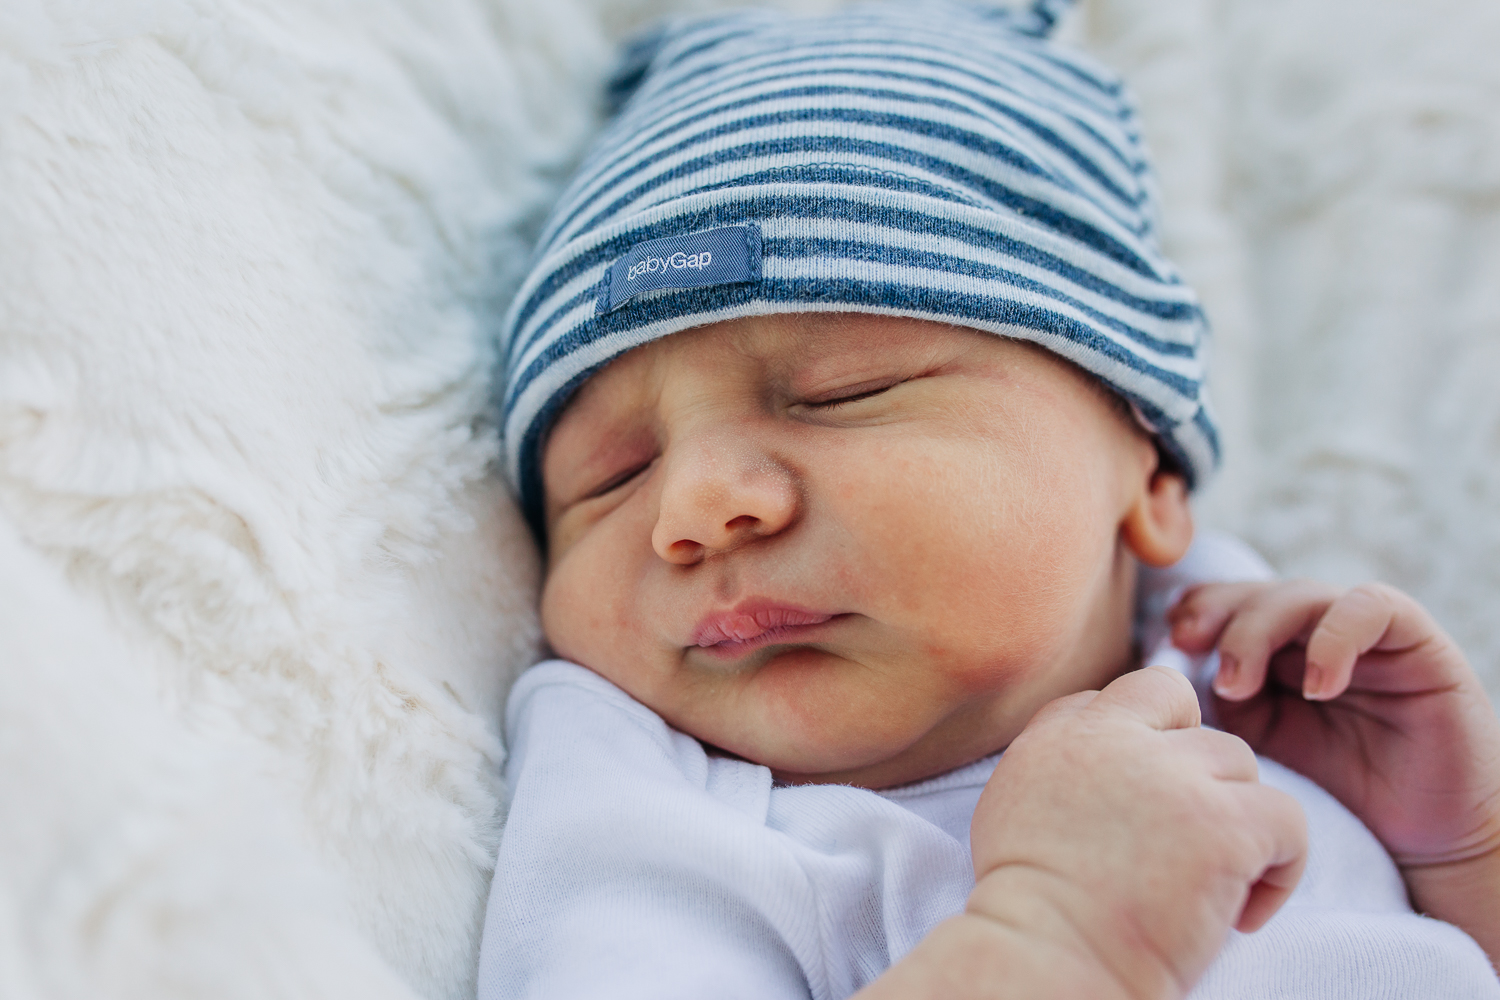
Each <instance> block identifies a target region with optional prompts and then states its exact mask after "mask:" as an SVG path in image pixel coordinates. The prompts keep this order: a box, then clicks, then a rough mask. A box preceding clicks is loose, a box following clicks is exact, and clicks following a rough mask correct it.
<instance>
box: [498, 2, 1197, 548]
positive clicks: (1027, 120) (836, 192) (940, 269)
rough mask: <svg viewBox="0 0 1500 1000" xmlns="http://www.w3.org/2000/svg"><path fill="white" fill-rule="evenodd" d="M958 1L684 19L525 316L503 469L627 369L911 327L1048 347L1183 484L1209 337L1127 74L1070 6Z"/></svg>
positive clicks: (563, 214) (657, 55)
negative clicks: (735, 328) (754, 341)
mask: <svg viewBox="0 0 1500 1000" xmlns="http://www.w3.org/2000/svg"><path fill="white" fill-rule="evenodd" d="M1062 6H1065V4H1062V3H1058V2H1056V0H1040V2H1038V3H1036V4H1034V5H1033V6H1032V7H1031V8H1029V9H1011V8H1003V7H1001V8H993V7H989V8H984V7H975V6H967V5H959V4H953V3H906V4H899V5H898V4H890V5H868V6H856V7H850V8H847V9H845V10H843V11H841V12H839V13H836V14H832V15H827V16H819V17H799V16H793V15H788V14H786V13H782V12H776V11H769V10H742V11H736V12H733V13H730V14H725V15H720V16H714V17H706V18H704V17H700V18H693V19H682V20H677V21H672V22H669V23H668V24H666V25H665V26H664V27H662V28H661V29H659V30H658V31H656V32H655V33H654V34H652V35H651V36H649V37H647V38H645V39H643V40H642V41H641V42H639V43H638V44H637V45H636V46H635V47H634V48H633V49H632V50H631V52H630V53H629V55H628V57H627V59H626V62H625V65H624V67H623V69H622V70H621V71H620V73H619V74H618V76H617V77H616V80H615V82H614V84H613V85H612V87H611V93H612V95H613V96H614V97H615V99H616V100H617V102H618V104H619V110H618V112H617V114H616V115H615V117H614V119H613V120H612V121H611V122H610V123H609V125H608V126H607V127H606V128H605V129H604V131H603V133H602V134H601V135H600V136H599V138H598V139H597V141H596V142H595V144H594V146H593V148H592V151H591V153H590V154H589V155H588V156H587V158H586V159H585V161H584V163H583V165H582V166H581V168H580V169H579V171H578V173H577V175H576V176H575V177H574V178H573V181H572V183H571V184H570V185H569V186H568V188H567V190H566V191H565V192H564V194H563V196H562V198H561V200H560V201H559V203H558V205H557V207H556V209H555V210H554V211H553V213H552V216H551V217H550V219H549V221H548V222H547V223H546V224H545V226H544V228H543V230H542V233H541V235H540V239H539V242H538V246H537V251H536V256H535V258H534V261H533V264H532V267H531V270H530V272H529V275H528V277H527V278H526V280H525V282H524V283H523V284H522V286H521V288H520V291H519V293H518V295H517V297H516V299H515V302H514V304H513V305H512V307H511V310H510V312H509V314H508V315H507V318H506V321H505V326H504V331H505V332H504V343H503V345H502V346H503V357H504V365H503V384H502V386H501V389H500V398H501V419H502V435H503V442H504V450H505V463H506V472H507V474H508V476H509V477H510V479H511V481H512V483H513V484H514V486H515V487H516V489H517V491H518V493H519V495H520V499H521V503H522V507H523V510H524V511H525V513H526V515H527V517H528V519H529V520H530V521H531V523H532V524H533V526H539V525H540V522H541V513H542V499H543V494H542V483H541V470H540V458H541V448H542V445H543V444H544V442H545V437H546V432H547V430H548V428H549V427H550V425H551V423H552V421H553V420H554V419H555V418H556V416H557V414H558V412H559V411H560V410H561V408H562V407H563V406H564V405H565V404H566V403H567V400H568V398H569V397H570V395H571V394H572V393H573V391H574V390H575V389H577V387H578V386H579V385H580V384H581V383H582V382H583V381H584V380H585V379H587V378H588V377H589V375H590V374H591V373H593V372H594V371H596V370H598V369H599V368H600V367H601V366H602V365H604V364H605V363H607V362H608V361H609V360H610V359H612V358H614V357H617V356H619V355H620V354H622V353H624V352H626V351H628V350H630V349H631V348H633V347H638V346H640V345H642V344H646V343H649V342H651V341H654V340H657V339H659V338H661V337H665V336H668V335H669V334H673V333H677V332H680V331H682V330H687V329H690V328H692V327H698V326H703V325H705V324H708V323H714V322H718V321H721V320H728V319H733V318H736V317H741V316H752V315H765V314H771V313H795V312H834V311H840V312H862V313H879V314H884V315H891V316H910V317H916V318H920V319H927V320H935V321H938V322H942V323H948V324H955V325H959V326H964V327H970V328H973V329H977V330H984V331H989V332H992V333H996V334H999V335H1001V336H1006V337H1014V338H1017V339H1020V340H1026V341H1030V342H1032V343H1034V344H1038V345H1040V346H1042V347H1044V348H1047V349H1048V350H1050V351H1053V352H1055V353H1057V354H1059V355H1061V356H1062V357H1064V358H1067V359H1068V360H1069V361H1071V362H1073V363H1074V364H1076V365H1078V366H1079V367H1081V368H1083V369H1085V370H1086V371H1088V372H1090V373H1092V374H1093V375H1095V376H1096V377H1098V378H1099V379H1100V380H1101V381H1102V382H1103V383H1104V384H1106V385H1107V386H1109V387H1110V388H1112V389H1114V390H1115V391H1116V392H1118V393H1119V394H1120V395H1121V396H1123V397H1124V398H1125V399H1126V400H1128V401H1129V402H1130V404H1131V405H1132V406H1133V407H1134V409H1135V410H1136V412H1137V414H1138V415H1139V416H1140V417H1141V418H1143V420H1144V422H1145V423H1146V424H1147V425H1148V426H1149V428H1150V429H1151V430H1152V431H1153V433H1154V434H1155V436H1156V439H1157V442H1158V444H1159V446H1160V448H1161V449H1162V450H1163V451H1164V453H1165V454H1166V455H1167V456H1169V459H1170V461H1171V462H1172V464H1173V465H1175V466H1176V467H1177V468H1178V469H1179V470H1180V471H1181V472H1182V473H1183V474H1184V475H1185V476H1186V477H1187V478H1188V482H1189V485H1190V486H1191V485H1193V484H1195V483H1197V482H1201V481H1202V479H1203V478H1204V477H1205V476H1206V475H1207V474H1208V473H1209V472H1211V471H1212V470H1213V468H1214V467H1215V466H1216V464H1217V462H1218V457H1219V446H1218V438H1217V434H1216V432H1215V429H1214V422H1213V418H1212V415H1211V413H1210V410H1209V407H1208V405H1207V400H1206V398H1205V394H1204V386H1203V380H1204V376H1205V362H1206V353H1207V329H1206V326H1205V324H1204V320H1203V316H1202V313H1201V311H1200V310H1199V307H1198V303H1197V299H1196V297H1195V296H1194V294H1193V292H1192V290H1191V289H1189V288H1188V287H1187V286H1186V285H1185V284H1183V282H1182V280H1181V278H1180V277H1179V276H1178V273H1177V271H1176V270H1175V268H1174V267H1173V266H1172V264H1171V263H1170V262H1168V261H1167V260H1166V259H1165V258H1164V257H1163V256H1162V254H1161V251H1160V250H1159V248H1158V247H1157V241H1156V234H1155V217H1156V198H1155V191H1154V186H1153V181H1152V178H1151V173H1150V168H1149V165H1148V163H1147V160H1146V155H1145V151H1144V149H1143V148H1142V144H1141V139H1140V135H1139V132H1138V130H1137V122H1136V117H1135V111H1134V107H1133V105H1132V103H1131V101H1130V99H1129V97H1128V95H1127V94H1126V92H1125V90H1124V87H1123V85H1122V83H1121V82H1120V80H1119V79H1118V78H1117V77H1115V76H1114V75H1113V74H1111V73H1110V72H1108V71H1107V70H1105V69H1103V68H1101V67H1100V66H1099V65H1098V64H1096V63H1094V62H1093V61H1092V60H1090V59H1088V58H1087V57H1085V56H1083V55H1082V54H1080V53H1077V52H1074V51H1071V50H1068V49H1066V48H1064V47H1062V46H1060V45H1058V44H1057V43H1055V42H1053V41H1050V40H1048V38H1047V35H1048V33H1049V31H1050V29H1051V27H1052V25H1053V22H1054V21H1055V20H1056V16H1057V13H1058V9H1059V8H1060V7H1062Z"/></svg>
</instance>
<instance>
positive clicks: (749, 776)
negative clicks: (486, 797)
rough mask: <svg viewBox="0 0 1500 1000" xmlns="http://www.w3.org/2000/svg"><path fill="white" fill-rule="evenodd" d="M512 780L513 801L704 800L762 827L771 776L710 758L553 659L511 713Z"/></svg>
mask: <svg viewBox="0 0 1500 1000" xmlns="http://www.w3.org/2000/svg"><path fill="white" fill-rule="evenodd" d="M505 731H506V743H507V750H508V753H509V756H508V757H507V760H506V768H505V773H506V780H507V785H508V789H509V793H510V796H511V798H512V800H514V799H515V797H516V796H517V795H518V794H519V793H520V792H521V790H522V789H523V788H527V789H528V790H529V791H530V793H531V796H528V797H533V796H535V795H537V794H542V795H543V796H544V797H545V798H547V799H549V800H550V799H553V798H555V797H556V796H555V795H554V794H553V791H552V790H553V789H554V788H555V789H556V794H560V795H568V796H570V797H573V798H578V797H579V796H580V795H582V796H584V797H593V798H595V801H596V802H603V801H614V800H619V801H620V803H621V805H622V807H627V806H629V807H634V806H636V805H638V804H639V798H638V796H639V795H640V794H643V793H642V791H641V790H642V789H645V788H647V787H649V788H650V789H651V794H652V795H653V796H660V795H671V796H673V797H677V798H681V797H684V796H685V797H687V798H688V799H692V798H696V797H701V796H706V797H707V798H708V799H712V800H717V801H718V802H720V803H722V804H724V805H728V806H730V807H732V808H733V809H735V810H736V811H737V812H739V813H748V814H750V815H752V816H758V817H760V818H762V819H763V818H764V816H765V814H766V811H767V809H768V806H769V800H770V795H771V789H772V785H773V781H772V778H771V772H770V769H768V768H766V767H763V766H761V765H759V764H753V763H751V762H749V761H745V760H739V759H737V758H732V757H726V756H723V755H721V754H716V753H712V752H710V751H709V750H708V749H707V748H705V747H704V746H703V744H701V743H699V742H698V741H697V740H696V739H694V738H693V737H691V736H689V735H687V734H686V733H683V732H680V731H678V730H676V729H674V728H672V726H670V725H668V724H667V722H666V721H665V720H664V719H662V717H661V716H660V715H658V714H657V713H656V712H654V711H652V710H651V709H650V708H648V707H646V706H645V705H643V704H641V703H640V702H638V701H636V700H635V699H634V698H632V697H631V696H630V695H629V694H627V693H626V692H625V691H623V690H622V689H620V688H619V687H617V686H616V685H614V684H613V683H611V682H610V681H609V680H607V679H605V678H604V677H601V676H600V675H599V674H596V673H594V672H593V671H592V670H589V669H588V668H586V667H582V666H579V665H578V664H576V663H569V662H568V661H566V660H548V661H545V662H543V663H539V664H537V665H536V666H534V667H532V668H531V669H530V670H528V671H526V673H524V674H522V675H521V678H520V680H518V681H517V682H516V685H515V687H514V688H513V689H512V691H511V694H510V698H509V700H508V701H507V703H506V712H505Z"/></svg>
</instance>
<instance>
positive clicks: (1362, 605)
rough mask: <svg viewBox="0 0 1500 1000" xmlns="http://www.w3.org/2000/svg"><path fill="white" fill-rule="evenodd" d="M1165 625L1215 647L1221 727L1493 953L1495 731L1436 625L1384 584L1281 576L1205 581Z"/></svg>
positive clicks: (1499, 852)
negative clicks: (1308, 788) (1306, 789)
mask: <svg viewBox="0 0 1500 1000" xmlns="http://www.w3.org/2000/svg"><path fill="white" fill-rule="evenodd" d="M1168 619H1169V621H1170V622H1171V623H1172V641H1173V643H1174V644H1175V645H1176V646H1177V647H1178V648H1180V649H1182V650H1184V651H1186V652H1189V653H1204V652H1208V651H1209V650H1210V649H1212V648H1214V647H1215V646H1217V647H1218V650H1219V660H1220V667H1219V675H1218V678H1217V679H1216V680H1215V681H1214V692H1215V694H1216V695H1217V699H1216V705H1215V708H1216V710H1217V712H1218V716H1219V722H1220V724H1221V725H1222V726H1223V728H1224V729H1226V730H1228V731H1229V732H1232V733H1234V734H1235V735H1237V736H1240V737H1241V738H1243V739H1244V740H1245V741H1246V742H1248V743H1249V744H1250V745H1251V746H1252V747H1254V748H1255V749H1256V750H1257V751H1258V752H1260V753H1263V754H1265V755H1266V756H1268V757H1271V758H1273V759H1275V760H1278V761H1281V762H1282V763H1283V764H1286V765H1287V766H1289V767H1291V768H1293V769H1295V770H1297V771H1300V772H1302V773H1303V774H1305V775H1307V776H1308V777H1309V778H1312V779H1313V780H1314V781H1316V782H1317V783H1318V784H1320V785H1322V786H1323V787H1324V788H1326V789H1328V791H1330V792H1332V793H1333V795H1334V796H1336V797H1337V798H1338V799H1339V801H1341V802H1343V803H1344V805H1346V806H1348V807H1349V809H1350V810H1351V811H1353V812H1354V813H1355V815H1357V816H1358V817H1359V818H1360V819H1361V820H1363V821H1364V823H1365V825H1366V826H1368V827H1369V828H1370V829H1371V830H1372V831H1373V832H1374V833H1375V835H1376V836H1377V837H1379V838H1380V840H1381V842H1382V843H1384V844H1385V846H1386V849H1387V850H1389V851H1390V852H1391V854H1392V856H1393V857H1394V858H1395V859H1396V863H1397V864H1398V865H1400V866H1401V867H1402V870H1403V872H1404V874H1405V875H1406V878H1407V885H1408V887H1409V888H1410V889H1411V891H1412V896H1413V901H1414V902H1415V903H1416V905H1417V907H1418V908H1419V909H1425V910H1427V911H1428V912H1430V913H1432V914H1433V915H1435V916H1443V917H1444V918H1445V919H1449V920H1451V921H1453V922H1455V923H1458V924H1459V925H1460V926H1462V927H1464V929H1465V930H1468V931H1469V933H1470V934H1472V935H1474V937H1476V938H1477V939H1479V941H1480V944H1482V945H1484V946H1485V947H1486V949H1487V950H1488V951H1489V952H1490V955H1491V958H1492V959H1493V958H1495V957H1496V947H1497V945H1500V881H1497V880H1496V876H1497V875H1500V721H1497V720H1496V717H1495V713H1494V710H1493V709H1492V708H1491V707H1490V703H1489V699H1488V698H1487V697H1486V696H1485V693H1484V689H1483V688H1482V687H1481V686H1480V683H1479V680H1478V678H1477V677H1476V676H1475V675H1474V671H1473V670H1472V669H1470V667H1469V664H1468V662H1467V661H1466V660H1465V659H1464V656H1463V653H1462V652H1461V651H1460V650H1459V649H1458V647H1457V646H1456V645H1454V643H1453V641H1452V640H1451V639H1450V638H1448V636H1447V635H1446V634H1445V633H1444V632H1443V630H1442V629H1441V628H1439V627H1438V625H1437V623H1436V622H1435V621H1433V619H1432V616H1431V615H1429V614H1428V613H1427V612H1426V611H1425V610H1424V609H1423V608H1422V607H1421V606H1420V605H1419V604H1417V603H1416V602H1415V601H1413V600H1412V599H1411V598H1410V597H1407V596H1406V595H1405V594H1403V593H1401V592H1400V591H1398V590H1395V589H1393V588H1391V587H1387V586H1384V585H1381V584H1365V585H1363V586H1360V587H1356V588H1354V589H1353V590H1347V591H1344V590H1340V589H1338V588H1335V587H1332V586H1329V585H1326V584H1320V583H1313V582H1309V581H1285V582H1274V583H1235V584H1208V585H1205V586H1201V587H1197V588H1195V589H1193V590H1191V591H1189V592H1188V593H1187V594H1186V595H1185V596H1184V597H1183V598H1182V600H1181V601H1180V602H1179V603H1178V604H1177V606H1176V607H1175V608H1173V609H1172V611H1171V612H1170V613H1169V615H1168ZM1466 887H1467V888H1466ZM1466 892H1467V893H1468V894H1470V895H1475V896H1477V897H1482V898H1479V899H1478V900H1477V902H1476V901H1475V900H1471V901H1469V902H1468V903H1465V902H1463V900H1461V899H1460V898H1459V897H1461V896H1463V895H1464V894H1465V893H1466ZM1471 904H1473V905H1471ZM1474 905H1478V906H1479V909H1481V910H1485V911H1487V914H1486V913H1474V912H1470V911H1471V910H1473V909H1474ZM1455 907H1456V908H1455ZM1476 921H1477V922H1476Z"/></svg>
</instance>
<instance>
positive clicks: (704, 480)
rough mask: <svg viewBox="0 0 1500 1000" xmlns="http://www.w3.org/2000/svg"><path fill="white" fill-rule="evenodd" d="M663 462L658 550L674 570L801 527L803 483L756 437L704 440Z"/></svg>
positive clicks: (729, 434) (654, 537)
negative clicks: (796, 523)
mask: <svg viewBox="0 0 1500 1000" xmlns="http://www.w3.org/2000/svg"><path fill="white" fill-rule="evenodd" d="M662 459H663V462H662V467H661V468H662V487H661V499H660V506H659V508H658V510H657V518H656V527H655V530H654V531H653V532H652V534H651V544H652V547H653V548H655V549H656V554H657V555H659V556H661V557H662V558H663V559H665V560H667V561H668V562H672V563H677V564H679V565H684V566H687V565H692V564H694V563H697V562H699V561H701V560H702V559H703V558H704V557H705V556H707V555H709V554H712V553H717V552H727V551H729V550H731V549H734V548H738V547H739V546H741V545H744V544H747V543H749V542H751V541H754V540H756V539H759V538H766V537H769V536H771V535H775V534H777V533H779V532H781V531H783V530H785V529H786V528H787V527H788V526H790V525H791V524H792V522H793V521H795V520H796V517H797V512H798V508H799V506H800V502H801V501H800V496H799V487H798V482H797V477H796V475H795V474H794V473H793V471H792V469H791V468H790V467H789V465H788V464H787V463H786V462H784V461H782V460H780V459H779V458H777V457H776V456H775V455H773V454H771V453H770V452H769V451H767V450H765V449H763V448H761V447H759V444H758V442H757V441H755V440H754V438H753V436H751V435H747V434H741V433H737V432H736V431H734V430H726V431H724V432H721V433H715V434H712V435H704V436H702V437H699V438H698V439H696V440H694V441H692V442H682V443H680V444H679V446H677V447H673V448H669V449H668V450H667V452H666V453H665V454H663V456H662Z"/></svg>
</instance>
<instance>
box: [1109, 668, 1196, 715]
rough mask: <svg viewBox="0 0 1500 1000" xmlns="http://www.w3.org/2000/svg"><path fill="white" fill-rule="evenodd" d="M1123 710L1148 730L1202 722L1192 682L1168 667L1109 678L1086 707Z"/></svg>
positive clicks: (1133, 671)
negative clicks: (1111, 679) (1142, 723)
mask: <svg viewBox="0 0 1500 1000" xmlns="http://www.w3.org/2000/svg"><path fill="white" fill-rule="evenodd" d="M1088 707H1089V709H1090V710H1095V709H1099V710H1106V711H1108V710H1124V711H1126V712H1129V713H1130V714H1131V715H1134V716H1135V717H1136V718H1137V719H1139V720H1141V721H1142V722H1144V723H1145V724H1146V725H1148V726H1150V727H1151V728H1152V729H1160V730H1169V729H1190V728H1192V727H1194V726H1197V725H1198V724H1199V723H1201V722H1202V721H1203V717H1202V714H1201V713H1200V711H1199V709H1198V694H1197V692H1196V691H1194V690H1193V682H1192V681H1190V680H1188V679H1187V678H1186V677H1184V676H1182V675H1181V674H1179V673H1178V672H1177V671H1175V670H1173V669H1171V668H1170V667H1160V666H1156V667H1146V668H1145V669H1144V670H1132V671H1131V672H1130V673H1128V674H1125V675H1124V676H1123V677H1118V678H1116V679H1115V680H1113V681H1111V682H1110V683H1109V685H1108V686H1106V687H1105V689H1104V690H1103V691H1100V692H1099V696H1098V697H1097V698H1095V699H1094V700H1093V702H1092V703H1090V705H1089V706H1088Z"/></svg>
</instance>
